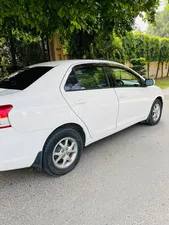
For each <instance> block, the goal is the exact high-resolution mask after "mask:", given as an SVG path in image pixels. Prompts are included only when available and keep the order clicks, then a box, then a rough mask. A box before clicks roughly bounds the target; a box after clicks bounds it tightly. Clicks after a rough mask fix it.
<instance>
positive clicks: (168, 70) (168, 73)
mask: <svg viewBox="0 0 169 225" xmlns="http://www.w3.org/2000/svg"><path fill="white" fill-rule="evenodd" d="M168 76H169V63H168V69H167V77H168Z"/></svg>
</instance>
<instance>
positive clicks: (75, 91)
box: [61, 64, 118, 139]
mask: <svg viewBox="0 0 169 225" xmlns="http://www.w3.org/2000/svg"><path fill="white" fill-rule="evenodd" d="M61 91H62V94H63V96H64V98H65V100H66V101H67V102H68V104H69V105H70V107H71V108H72V110H73V111H74V112H75V113H76V115H77V116H78V117H79V118H80V119H81V120H82V121H83V122H84V123H85V124H86V126H87V127H88V129H89V132H90V134H91V136H92V138H94V139H99V138H102V137H105V136H107V135H110V134H112V133H114V132H115V130H116V122H117V115H118V98H117V95H116V93H115V90H114V89H113V88H111V87H110V84H109V80H108V77H107V76H106V74H105V72H104V65H100V64H83V65H77V66H74V67H73V66H72V67H71V68H70V69H69V71H68V72H67V74H66V76H65V78H64V80H63V83H62V85H61Z"/></svg>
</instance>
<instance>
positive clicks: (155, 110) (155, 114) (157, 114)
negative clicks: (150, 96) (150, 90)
mask: <svg viewBox="0 0 169 225" xmlns="http://www.w3.org/2000/svg"><path fill="white" fill-rule="evenodd" d="M162 108H163V107H162V103H161V101H160V100H159V99H156V100H155V101H154V103H153V105H152V107H151V111H150V114H149V117H148V119H147V124H148V125H152V126H153V125H156V124H157V123H158V122H159V121H160V119H161V114H162Z"/></svg>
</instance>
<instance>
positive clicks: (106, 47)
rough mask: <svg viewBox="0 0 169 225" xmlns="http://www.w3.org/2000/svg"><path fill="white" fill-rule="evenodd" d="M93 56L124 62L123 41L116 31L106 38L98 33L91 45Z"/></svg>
mask: <svg viewBox="0 0 169 225" xmlns="http://www.w3.org/2000/svg"><path fill="white" fill-rule="evenodd" d="M90 50H91V58H94V59H106V60H114V61H117V62H124V49H123V45H122V41H121V39H120V38H119V37H117V36H116V35H115V34H114V33H113V34H112V35H109V36H108V37H107V38H104V36H103V35H98V36H97V37H96V38H95V40H94V43H93V44H92V45H91V48H90Z"/></svg>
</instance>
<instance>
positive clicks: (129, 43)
mask: <svg viewBox="0 0 169 225" xmlns="http://www.w3.org/2000/svg"><path fill="white" fill-rule="evenodd" d="M122 43H123V48H124V52H125V59H126V60H127V61H130V60H131V59H132V58H135V52H136V46H135V42H134V34H133V32H128V33H127V34H126V35H125V36H124V37H122Z"/></svg>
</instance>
